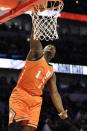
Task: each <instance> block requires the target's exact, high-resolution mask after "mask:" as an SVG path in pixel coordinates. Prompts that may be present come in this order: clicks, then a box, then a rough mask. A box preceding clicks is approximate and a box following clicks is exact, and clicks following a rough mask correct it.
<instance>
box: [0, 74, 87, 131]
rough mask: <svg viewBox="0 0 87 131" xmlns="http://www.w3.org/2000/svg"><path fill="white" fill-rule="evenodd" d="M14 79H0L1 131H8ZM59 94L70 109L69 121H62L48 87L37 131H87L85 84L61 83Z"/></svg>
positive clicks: (86, 91)
mask: <svg viewBox="0 0 87 131" xmlns="http://www.w3.org/2000/svg"><path fill="white" fill-rule="evenodd" d="M15 85H16V81H15V79H14V78H13V77H11V78H10V79H9V80H8V79H7V77H5V76H2V77H0V131H7V128H8V112H9V103H8V100H9V96H10V94H11V91H12V89H13V88H14V87H15ZM58 86H59V92H60V95H61V97H62V100H63V104H64V108H65V109H68V115H69V117H68V119H66V120H61V119H60V118H59V116H58V112H57V111H56V109H55V107H54V106H53V104H52V101H51V98H50V94H49V92H48V91H47V89H46V87H45V89H44V94H43V104H42V110H41V115H40V120H39V126H38V128H37V131H65V130H66V131H87V94H86V93H87V86H86V84H85V83H82V82H80V81H79V82H77V84H73V83H72V84H71V83H70V84H69V85H67V86H65V85H63V84H61V83H60V85H58Z"/></svg>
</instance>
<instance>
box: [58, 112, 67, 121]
mask: <svg viewBox="0 0 87 131" xmlns="http://www.w3.org/2000/svg"><path fill="white" fill-rule="evenodd" d="M58 115H59V117H60V118H61V119H66V118H68V115H67V110H64V111H62V112H61V113H59V114H58Z"/></svg>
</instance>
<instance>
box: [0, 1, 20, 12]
mask: <svg viewBox="0 0 87 131" xmlns="http://www.w3.org/2000/svg"><path fill="white" fill-rule="evenodd" d="M18 3H19V0H0V7H2V8H4V10H8V9H13V8H16V7H17V5H18Z"/></svg>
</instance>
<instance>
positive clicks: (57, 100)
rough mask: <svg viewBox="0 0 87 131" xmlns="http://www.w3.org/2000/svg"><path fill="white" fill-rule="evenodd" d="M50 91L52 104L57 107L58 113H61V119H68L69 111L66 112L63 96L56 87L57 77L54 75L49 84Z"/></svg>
mask: <svg viewBox="0 0 87 131" xmlns="http://www.w3.org/2000/svg"><path fill="white" fill-rule="evenodd" d="M47 88H48V91H49V92H50V95H51V99H52V102H53V104H54V106H55V107H56V109H57V111H58V112H59V116H60V118H61V119H65V118H67V110H64V108H63V104H62V99H61V96H60V94H59V92H58V89H57V86H56V75H55V74H54V75H53V77H52V78H51V79H50V80H49V81H48V83H47Z"/></svg>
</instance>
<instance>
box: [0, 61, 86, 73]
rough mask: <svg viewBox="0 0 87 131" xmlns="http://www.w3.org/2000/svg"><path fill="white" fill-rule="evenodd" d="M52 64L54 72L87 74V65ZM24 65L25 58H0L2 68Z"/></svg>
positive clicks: (14, 67) (17, 67)
mask: <svg viewBox="0 0 87 131" xmlns="http://www.w3.org/2000/svg"><path fill="white" fill-rule="evenodd" d="M50 64H52V65H53V68H54V72H57V73H65V74H78V75H87V66H81V65H70V64H60V63H50ZM24 65H25V61H23V60H14V59H3V58H0V68H1V69H16V70H20V69H22V68H23V67H24Z"/></svg>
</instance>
